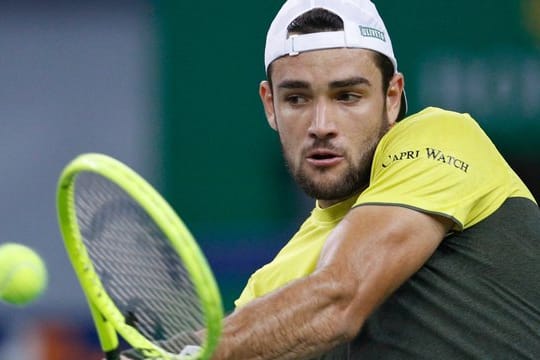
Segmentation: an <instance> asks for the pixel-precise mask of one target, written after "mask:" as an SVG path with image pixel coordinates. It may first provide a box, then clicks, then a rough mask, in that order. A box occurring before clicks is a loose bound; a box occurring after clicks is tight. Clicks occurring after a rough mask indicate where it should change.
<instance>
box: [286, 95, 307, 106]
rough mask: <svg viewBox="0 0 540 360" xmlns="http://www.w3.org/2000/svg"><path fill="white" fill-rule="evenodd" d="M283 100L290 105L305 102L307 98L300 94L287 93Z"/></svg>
mask: <svg viewBox="0 0 540 360" xmlns="http://www.w3.org/2000/svg"><path fill="white" fill-rule="evenodd" d="M285 101H287V102H288V103H289V104H292V105H300V104H305V103H306V102H307V99H306V98H305V97H303V96H300V95H289V96H287V97H286V98H285Z"/></svg>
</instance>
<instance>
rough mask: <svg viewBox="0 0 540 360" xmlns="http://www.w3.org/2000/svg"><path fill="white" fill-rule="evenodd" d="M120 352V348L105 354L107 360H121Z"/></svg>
mask: <svg viewBox="0 0 540 360" xmlns="http://www.w3.org/2000/svg"><path fill="white" fill-rule="evenodd" d="M119 359H120V350H119V349H118V348H116V349H114V350H111V351H107V352H105V360H119Z"/></svg>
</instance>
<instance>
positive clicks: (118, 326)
mask: <svg viewBox="0 0 540 360" xmlns="http://www.w3.org/2000/svg"><path fill="white" fill-rule="evenodd" d="M81 172H93V173H97V174H99V175H101V176H104V177H105V178H107V179H109V180H110V181H112V182H113V183H115V184H117V185H118V186H119V187H120V188H122V189H123V190H124V191H126V192H127V193H128V194H129V195H130V196H131V197H132V198H133V199H134V200H135V201H136V202H137V203H138V204H139V205H140V206H141V207H142V208H143V209H144V210H146V212H147V213H148V215H149V216H150V217H151V218H152V219H153V220H154V221H155V223H156V224H157V226H158V227H159V228H160V229H161V231H163V233H164V234H165V236H166V237H167V238H168V239H169V241H170V245H171V246H172V248H173V249H174V250H176V252H177V254H178V255H179V256H180V258H181V259H182V262H183V264H184V266H185V268H186V270H187V272H188V273H189V276H190V277H191V281H192V282H193V284H194V286H195V291H196V293H197V295H198V297H199V300H200V303H201V308H202V311H203V314H204V322H205V326H206V328H205V329H203V330H205V337H204V342H203V344H202V346H201V347H202V350H201V352H200V353H199V354H197V355H196V356H195V357H180V356H179V355H176V354H171V353H169V352H167V351H165V350H164V349H162V348H160V347H158V346H157V345H155V344H154V343H152V342H151V341H150V340H148V339H147V338H146V337H144V336H143V335H142V334H141V333H139V332H138V331H137V330H136V329H135V328H134V327H132V326H130V325H127V324H126V323H125V318H124V316H123V315H122V313H121V312H120V311H119V310H118V308H117V307H116V306H115V304H114V302H113V301H112V300H111V298H110V297H109V295H108V294H107V292H106V291H105V289H104V287H103V285H102V283H101V280H100V279H99V276H98V275H97V273H96V272H95V270H94V266H93V265H92V261H91V259H90V257H89V255H88V252H87V250H86V248H85V245H84V243H83V241H82V237H81V234H80V231H79V226H78V224H77V217H76V213H75V207H74V186H75V180H76V177H77V174H79V173H81ZM57 211H58V221H59V226H60V230H61V233H62V236H63V238H64V244H65V248H66V251H67V253H68V256H69V258H70V260H71V263H72V265H73V268H74V270H75V273H76V275H77V278H78V279H79V282H80V284H81V287H82V289H83V291H84V294H85V296H86V299H87V301H88V304H89V307H90V311H91V313H92V318H93V320H94V323H95V326H96V330H97V333H98V337H99V340H100V344H101V346H102V349H103V350H104V351H105V353H109V354H112V355H111V356H112V357H111V358H115V357H116V356H117V355H116V354H117V353H118V351H119V350H118V346H119V342H118V336H117V334H120V336H121V337H122V338H124V339H125V340H126V341H127V342H128V343H129V344H130V345H131V346H132V347H133V348H136V349H139V351H141V353H142V354H143V355H144V357H145V358H148V359H167V360H169V359H170V360H175V359H182V360H184V359H192V358H193V359H201V360H205V359H209V358H210V356H211V355H212V353H213V351H214V349H215V347H216V346H217V343H218V341H219V336H220V333H221V321H222V319H223V306H222V302H221V297H220V293H219V289H218V286H217V284H216V281H215V279H214V276H213V274H212V271H211V269H210V266H209V265H208V263H207V261H206V259H205V257H204V255H203V253H202V251H201V250H200V248H199V246H198V245H197V243H196V241H195V239H194V237H193V235H192V234H191V233H190V231H189V230H188V229H187V227H186V226H185V224H184V223H183V221H182V220H181V219H180V218H179V217H178V215H177V214H176V213H175V211H174V210H173V209H172V207H171V206H170V205H169V204H168V203H167V202H166V201H165V200H164V199H163V198H162V197H161V195H160V194H159V193H158V192H157V191H156V190H155V189H154V188H153V187H152V186H151V185H150V184H149V183H148V182H146V181H145V180H144V179H143V178H142V177H141V176H139V175H138V174H137V173H136V172H135V171H133V170H132V169H130V168H129V167H128V166H126V165H124V164H123V163H121V162H120V161H118V160H116V159H114V158H112V157H110V156H107V155H104V154H98V153H87V154H82V155H79V156H78V157H76V158H75V159H73V160H72V161H71V162H70V163H69V164H68V165H67V166H66V167H65V168H64V170H63V171H62V173H61V175H60V178H59V181H58V188H57Z"/></svg>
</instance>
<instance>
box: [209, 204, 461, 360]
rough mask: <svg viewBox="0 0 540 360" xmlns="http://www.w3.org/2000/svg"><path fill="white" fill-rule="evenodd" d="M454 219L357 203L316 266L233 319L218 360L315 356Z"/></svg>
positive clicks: (348, 330) (357, 325) (365, 312)
mask: <svg viewBox="0 0 540 360" xmlns="http://www.w3.org/2000/svg"><path fill="white" fill-rule="evenodd" d="M450 226H451V221H450V220H448V219H445V218H442V217H435V216H430V215H426V214H423V213H420V212H417V211H414V210H410V209H406V208H402V207H394V206H361V207H358V208H355V209H352V210H351V211H350V212H349V214H348V215H347V216H346V217H345V218H344V219H343V220H342V221H341V222H340V224H339V225H338V226H337V227H336V229H334V231H333V232H332V234H331V235H330V236H329V238H328V239H327V242H326V245H325V247H324V249H323V251H322V253H321V258H320V260H319V263H318V266H317V269H316V270H315V271H314V272H313V273H312V274H311V275H309V276H307V277H305V278H303V279H300V280H297V281H294V282H292V283H290V284H288V285H287V286H285V287H283V288H282V289H279V290H277V291H274V292H273V293H271V294H268V295H267V296H264V297H262V298H260V299H256V300H254V301H252V302H251V303H249V304H248V305H246V306H244V307H242V308H240V309H239V310H237V311H236V312H235V313H233V314H232V315H230V316H229V317H227V318H226V320H225V322H224V332H223V337H222V340H221V342H220V345H219V347H218V350H217V352H216V354H215V355H214V357H213V358H212V359H213V360H224V359H309V358H312V357H314V356H317V355H319V354H322V353H324V352H326V351H329V350H330V349H332V348H334V347H335V346H337V345H338V344H341V343H344V342H347V341H350V340H352V339H353V338H354V337H355V336H356V334H357V333H358V332H359V330H360V329H361V327H362V325H363V323H364V321H365V320H366V318H367V317H368V316H369V315H370V314H371V312H372V311H373V310H374V309H375V308H376V307H377V306H378V305H379V304H380V303H381V302H383V301H384V299H386V297H387V296H388V295H389V294H391V293H392V292H393V291H394V290H395V289H397V288H398V287H399V286H400V285H401V284H402V283H403V282H404V281H405V280H407V279H408V278H409V277H410V276H411V275H412V274H414V273H415V272H416V271H417V270H418V269H419V268H420V267H421V266H422V265H423V264H424V262H425V261H426V260H427V259H428V258H429V257H430V256H431V254H432V253H433V252H434V251H435V249H436V248H437V246H438V245H439V243H440V242H441V241H442V239H443V237H444V235H445V233H446V232H447V231H448V229H449V228H450Z"/></svg>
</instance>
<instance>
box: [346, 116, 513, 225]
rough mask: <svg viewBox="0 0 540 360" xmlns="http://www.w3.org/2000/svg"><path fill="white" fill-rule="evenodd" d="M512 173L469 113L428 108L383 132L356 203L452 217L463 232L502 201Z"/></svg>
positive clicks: (506, 195)
mask: <svg viewBox="0 0 540 360" xmlns="http://www.w3.org/2000/svg"><path fill="white" fill-rule="evenodd" d="M511 173H512V171H511V169H510V168H509V166H508V165H507V164H506V162H505V161H504V160H503V158H502V156H501V155H500V154H499V152H498V151H497V149H496V148H495V146H494V145H493V143H492V142H491V141H490V139H489V138H488V137H487V135H486V134H485V133H484V132H483V131H482V130H481V129H480V127H479V126H478V124H477V123H476V122H475V121H474V120H473V119H472V118H471V117H470V116H469V115H468V114H458V113H454V112H450V111H444V110H441V109H437V108H428V109H426V110H424V111H422V112H420V113H418V114H417V115H415V116H413V117H410V118H408V119H405V120H404V121H403V122H401V123H398V124H397V125H395V126H394V128H392V129H391V130H390V131H389V132H388V133H387V134H386V135H385V136H384V137H383V139H382V140H381V142H380V144H379V146H378V147H377V150H376V152H375V156H374V159H373V164H372V169H371V178H370V185H369V187H368V188H367V189H366V190H365V191H364V192H363V193H362V194H360V196H359V197H358V199H357V201H356V203H355V206H360V205H366V204H389V205H398V206H405V207H410V208H413V209H417V210H420V211H423V212H426V213H432V214H438V215H442V216H445V217H448V218H450V219H452V220H453V221H454V224H455V225H454V230H457V231H460V230H463V229H464V228H467V227H469V226H472V225H474V224H475V223H477V222H479V221H481V220H482V219H484V218H485V217H487V216H488V215H489V214H491V213H492V212H493V211H495V210H496V209H497V208H498V207H499V206H500V205H501V204H502V202H503V201H504V200H505V199H506V198H507V197H508V194H509V192H510V190H509V189H508V184H509V177H510V175H511Z"/></svg>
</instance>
